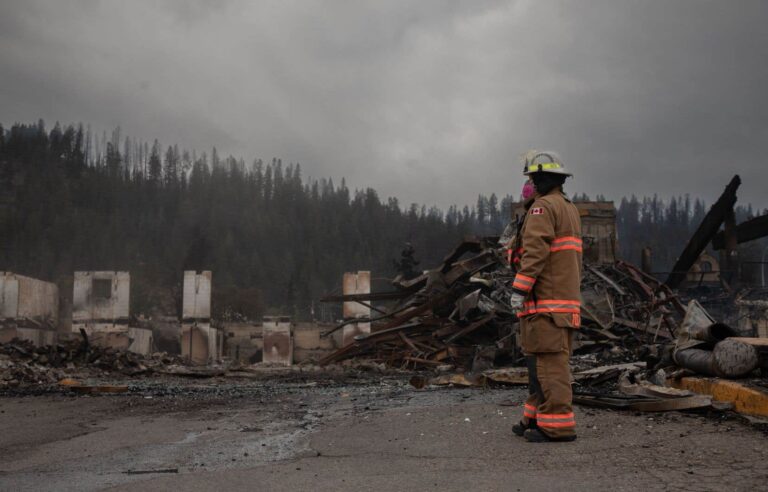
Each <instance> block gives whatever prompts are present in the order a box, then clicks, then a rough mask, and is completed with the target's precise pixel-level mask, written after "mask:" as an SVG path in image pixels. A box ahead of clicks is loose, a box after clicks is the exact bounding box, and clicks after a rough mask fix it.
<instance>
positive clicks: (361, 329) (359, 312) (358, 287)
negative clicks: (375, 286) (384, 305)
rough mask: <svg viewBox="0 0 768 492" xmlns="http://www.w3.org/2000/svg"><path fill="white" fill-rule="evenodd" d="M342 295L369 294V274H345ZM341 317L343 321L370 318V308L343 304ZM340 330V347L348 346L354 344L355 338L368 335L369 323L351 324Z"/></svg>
mask: <svg viewBox="0 0 768 492" xmlns="http://www.w3.org/2000/svg"><path fill="white" fill-rule="evenodd" d="M343 293H344V295H345V296H346V295H352V294H370V293H371V272H368V271H361V272H356V273H350V272H348V273H345V274H344V283H343ZM343 316H344V319H350V318H370V316H371V308H368V307H365V306H363V305H362V304H360V303H357V302H345V303H344V306H343ZM342 330H343V332H342V345H349V344H350V343H354V338H355V336H357V335H361V334H368V333H370V332H371V323H368V322H361V323H353V324H349V325H347V326H345V327H344V328H342Z"/></svg>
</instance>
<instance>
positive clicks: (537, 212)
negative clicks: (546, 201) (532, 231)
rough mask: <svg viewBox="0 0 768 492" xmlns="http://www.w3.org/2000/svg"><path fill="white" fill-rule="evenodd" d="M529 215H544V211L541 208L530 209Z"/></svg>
mask: <svg viewBox="0 0 768 492" xmlns="http://www.w3.org/2000/svg"><path fill="white" fill-rule="evenodd" d="M531 215H544V209H543V208H541V207H535V208H532V209H531Z"/></svg>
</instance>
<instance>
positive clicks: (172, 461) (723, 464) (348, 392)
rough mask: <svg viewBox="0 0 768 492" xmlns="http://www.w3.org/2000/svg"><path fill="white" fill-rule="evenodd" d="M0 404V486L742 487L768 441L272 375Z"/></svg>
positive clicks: (140, 382) (583, 411)
mask: <svg viewBox="0 0 768 492" xmlns="http://www.w3.org/2000/svg"><path fill="white" fill-rule="evenodd" d="M85 382H86V383H98V384H110V383H114V384H120V385H127V386H128V388H129V391H128V392H126V393H122V394H109V395H91V396H89V395H79V394H76V393H74V392H72V390H70V389H68V388H66V387H58V386H50V387H48V388H47V389H46V390H45V391H31V390H29V389H27V390H25V391H24V392H17V393H15V394H14V393H9V392H6V394H5V395H4V396H2V397H0V428H2V436H3V437H2V440H0V489H2V490H57V491H58V490H101V489H110V488H117V489H124V490H139V489H140V490H168V489H183V490H222V489H229V490H294V491H295V490H398V491H403V490H416V489H419V490H423V489H441V490H550V491H551V490H563V489H568V490H666V489H676V490H713V489H725V490H747V489H760V488H762V487H764V486H765V484H766V483H768V469H766V467H765V463H766V462H767V461H768V442H767V441H766V437H765V435H764V434H763V433H762V432H761V431H760V430H758V429H755V428H754V427H751V426H748V425H746V424H744V423H743V422H742V421H741V420H739V419H738V418H736V417H733V416H729V415H728V414H713V413H710V414H696V413H679V412H670V413H665V414H640V413H633V412H615V411H608V410H595V409H590V408H581V407H577V408H576V414H577V422H578V431H579V439H578V440H577V441H576V442H573V443H558V444H554V443H548V444H529V443H526V442H525V441H524V440H522V439H521V438H517V437H514V436H513V435H512V433H511V431H510V428H511V426H512V424H513V423H515V422H516V421H517V420H518V418H519V414H520V408H519V405H520V404H521V402H522V401H523V399H524V398H525V394H526V389H525V388H519V387H518V388H501V389H498V388H497V389H482V388H465V389H459V388H444V387H443V388H426V389H423V390H417V389H414V388H412V387H411V386H410V385H409V384H408V375H405V374H387V373H384V374H381V373H371V372H359V371H344V372H333V373H323V372H314V373H295V372H280V371H275V372H272V373H270V374H267V373H265V374H261V375H252V376H251V377H248V378H242V377H237V378H233V377H217V378H208V379H189V378H178V377H169V376H153V377H144V378H137V377H134V378H130V377H120V378H118V379H114V380H111V379H106V378H101V379H98V380H90V381H85Z"/></svg>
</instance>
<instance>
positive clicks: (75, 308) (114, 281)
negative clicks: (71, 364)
mask: <svg viewBox="0 0 768 492" xmlns="http://www.w3.org/2000/svg"><path fill="white" fill-rule="evenodd" d="M95 281H109V282H110V289H109V297H104V296H99V295H98V293H94V282H95ZM130 290H131V276H130V274H129V273H128V272H75V278H74V287H73V296H72V324H73V326H72V330H73V331H77V328H76V327H75V326H74V325H76V324H80V323H86V322H104V321H107V320H112V321H117V320H125V321H127V320H128V315H129V306H130Z"/></svg>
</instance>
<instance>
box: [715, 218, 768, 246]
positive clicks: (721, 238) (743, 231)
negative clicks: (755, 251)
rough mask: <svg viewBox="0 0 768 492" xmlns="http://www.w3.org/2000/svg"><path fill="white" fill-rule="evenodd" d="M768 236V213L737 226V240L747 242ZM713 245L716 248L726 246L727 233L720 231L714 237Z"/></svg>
mask: <svg viewBox="0 0 768 492" xmlns="http://www.w3.org/2000/svg"><path fill="white" fill-rule="evenodd" d="M766 236H768V215H761V216H760V217H755V218H754V219H750V220H748V221H746V222H742V223H741V224H739V225H737V226H736V241H737V242H738V243H739V244H741V243H746V242H747V241H753V240H755V239H760V238H762V237H766ZM712 247H713V248H715V249H724V248H725V233H724V232H722V231H721V232H718V233H717V234H716V235H715V237H714V239H712Z"/></svg>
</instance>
